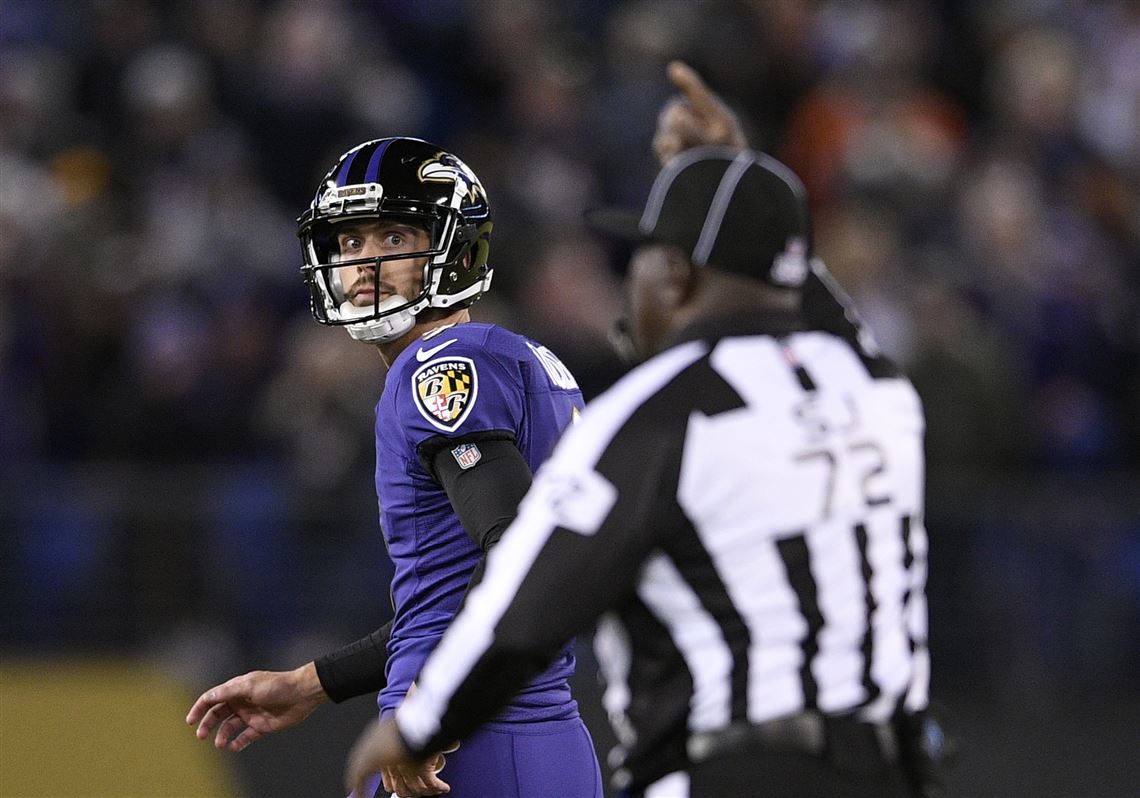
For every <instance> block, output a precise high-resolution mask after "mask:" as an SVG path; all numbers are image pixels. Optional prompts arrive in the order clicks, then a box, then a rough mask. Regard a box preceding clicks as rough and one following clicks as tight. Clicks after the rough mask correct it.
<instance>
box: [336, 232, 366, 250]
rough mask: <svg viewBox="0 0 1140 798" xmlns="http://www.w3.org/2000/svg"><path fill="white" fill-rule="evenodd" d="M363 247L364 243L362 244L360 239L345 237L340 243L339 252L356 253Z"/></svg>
mask: <svg viewBox="0 0 1140 798" xmlns="http://www.w3.org/2000/svg"><path fill="white" fill-rule="evenodd" d="M363 245H364V242H362V241H361V240H360V238H358V237H357V236H345V237H344V238H342V239H341V241H340V251H341V252H356V251H358V250H359V249H360V248H361V247H362V246H363Z"/></svg>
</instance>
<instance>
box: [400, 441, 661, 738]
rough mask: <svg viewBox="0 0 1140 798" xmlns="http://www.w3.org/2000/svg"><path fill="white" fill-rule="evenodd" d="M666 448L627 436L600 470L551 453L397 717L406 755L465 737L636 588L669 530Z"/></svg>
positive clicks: (604, 456) (607, 452) (606, 455)
mask: <svg viewBox="0 0 1140 798" xmlns="http://www.w3.org/2000/svg"><path fill="white" fill-rule="evenodd" d="M575 432H584V430H575ZM615 443H617V444H618V448H619V449H622V450H625V449H628V450H629V451H628V455H633V454H636V455H637V458H636V460H634V459H631V458H630V457H629V456H627V453H626V452H625V451H615V450H614V446H615ZM657 443H658V444H659V443H660V442H657ZM668 448H669V447H662V446H660V445H658V446H656V447H654V446H652V445H651V446H645V445H640V444H639V443H638V442H637V441H636V440H634V439H631V438H630V437H628V436H626V437H623V438H622V439H621V441H620V442H615V441H611V445H610V447H609V448H607V449H606V450H605V451H604V452H603V454H602V457H601V459H600V460H597V461H596V462H599V463H602V464H603V465H605V466H606V467H603V468H601V470H599V469H598V468H595V467H593V466H590V465H582V464H581V462H580V461H579V462H577V463H576V462H574V460H573V459H572V458H571V457H567V456H562V457H560V456H559V454H560V452H559V451H556V453H555V456H554V457H553V458H552V459H551V460H550V461H549V462H548V463H547V464H546V465H544V466H543V467H542V468H541V469H539V472H538V474H537V475H536V477H535V482H534V485H533V487H532V489H531V491H530V492H529V493H528V494H527V497H526V498H525V499H524V501H523V503H522V505H521V506H520V507H519V515H518V517H517V518H516V519H515V521H514V523H512V524H511V526H510V528H509V529H508V530H507V531H506V533H505V534H504V535H503V538H502V540H501V541H500V542H499V544H498V545H497V546H496V547H495V548H494V549H493V550H492V551H491V553H490V555H489V556H488V559H487V572H486V575H485V578H484V580H483V582H482V583H481V584H480V585H479V586H478V587H477V588H476V589H475V590H473V591H472V592H471V594H470V596H469V597H468V602H467V606H466V607H465V608H464V610H463V611H462V612H461V613H460V614H459V615H458V616H457V617H456V619H455V620H454V621H453V622H452V625H451V627H450V628H449V629H448V632H447V634H446V635H445V636H444V638H443V640H442V641H441V643H440V645H439V647H438V648H437V649H436V650H435V652H434V653H433V654H432V656H431V657H430V658H429V659H428V662H427V664H426V665H425V666H424V670H423V671H422V672H421V674H420V676H419V678H418V679H417V688H418V689H417V691H416V692H415V693H414V694H413V695H412V696H411V697H409V698H408V699H407V701H406V702H405V703H404V704H403V706H402V707H401V708H400V710H399V712H398V713H397V716H396V722H397V724H398V726H399V729H400V733H401V735H402V737H403V738H404V740H405V742H406V743H407V744H408V746H409V748H411V749H412V751H413V752H414V753H426V752H430V751H433V750H436V749H437V748H439V747H440V746H441V745H443V744H445V743H447V742H449V741H451V740H455V739H460V738H462V737H463V736H464V735H466V734H468V733H469V732H470V731H472V730H473V729H474V728H475V727H476V726H478V725H479V724H480V723H481V722H482V721H483V720H484V719H485V718H487V717H489V716H491V715H492V714H493V713H494V712H495V711H496V710H497V709H498V708H500V707H501V706H502V705H503V704H504V703H505V702H506V701H507V700H508V699H509V698H510V696H511V695H512V694H513V693H515V692H516V691H517V690H518V689H519V688H520V687H521V686H522V685H523V684H524V683H525V682H526V681H527V680H528V679H529V678H531V677H533V676H534V675H535V674H537V673H538V672H540V671H541V670H542V669H543V668H544V667H546V666H547V665H548V664H549V662H550V661H551V660H552V659H553V658H554V657H555V656H556V655H557V653H558V652H559V651H560V649H561V647H562V646H563V645H564V644H565V642H566V641H567V640H569V639H570V638H572V637H573V636H574V635H575V634H576V633H578V632H579V631H581V630H583V629H584V628H586V627H588V626H589V625H590V623H592V622H593V621H594V620H595V619H596V618H597V617H598V616H599V615H600V614H601V613H602V612H604V611H605V610H606V609H607V608H608V607H610V606H612V605H614V604H616V603H618V602H619V601H620V599H621V598H622V596H623V595H624V594H627V593H629V592H630V591H632V590H633V588H634V585H635V581H636V575H637V573H638V571H639V569H640V566H641V563H642V562H643V560H644V559H645V557H646V555H647V554H648V552H649V551H650V550H651V549H652V548H653V547H654V545H655V543H656V542H657V541H658V540H660V539H661V536H662V535H663V534H667V533H668V527H669V526H670V520H669V519H668V518H665V517H661V516H662V514H661V513H660V512H659V511H658V510H657V509H655V508H659V507H660V506H661V504H662V503H661V502H660V501H659V500H658V499H659V497H660V492H661V490H662V485H661V484H660V481H659V479H657V478H656V477H655V476H654V475H655V474H661V473H662V472H663V471H666V472H667V471H668V468H667V466H666V463H667V462H671V461H672V460H674V459H675V456H674V453H669V452H668V451H667V450H668ZM647 453H648V454H647ZM655 461H659V462H655ZM623 463H625V464H629V467H628V468H627V467H625V466H623V465H622V464H623ZM665 489H666V490H668V488H665Z"/></svg>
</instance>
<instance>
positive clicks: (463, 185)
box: [417, 152, 482, 202]
mask: <svg viewBox="0 0 1140 798" xmlns="http://www.w3.org/2000/svg"><path fill="white" fill-rule="evenodd" d="M417 176H418V177H419V179H420V180H421V181H423V182H424V183H453V184H454V185H455V193H456V195H457V196H460V197H465V198H466V199H467V201H468V202H476V201H477V200H478V194H477V191H478V190H481V189H482V186H480V185H479V183H478V181H477V180H476V179H475V176H474V175H472V174H471V173H470V172H469V171H468V170H467V167H466V166H464V165H463V163H462V162H461V161H460V160H459V159H458V158H456V157H455V156H454V155H449V154H448V153H446V152H441V153H439V154H438V155H436V156H435V157H433V158H431V159H430V160H427V161H424V162H423V163H422V164H421V165H420V169H419V173H418V175H417Z"/></svg>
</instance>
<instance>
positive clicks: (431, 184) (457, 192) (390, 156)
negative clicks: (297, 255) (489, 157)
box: [297, 138, 493, 343]
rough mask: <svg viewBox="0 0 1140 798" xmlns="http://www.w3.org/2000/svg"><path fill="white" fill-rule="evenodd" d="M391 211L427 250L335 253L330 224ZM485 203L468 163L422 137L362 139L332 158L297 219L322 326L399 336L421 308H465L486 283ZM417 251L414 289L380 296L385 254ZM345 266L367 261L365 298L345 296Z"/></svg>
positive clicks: (370, 337)
mask: <svg viewBox="0 0 1140 798" xmlns="http://www.w3.org/2000/svg"><path fill="white" fill-rule="evenodd" d="M381 217H383V218H385V219H389V218H395V219H398V220H400V221H402V222H407V223H411V224H415V225H417V226H419V227H422V228H424V229H426V230H427V233H428V238H429V241H430V243H429V244H428V247H427V249H423V250H420V251H417V252H412V253H400V254H397V255H385V256H380V257H370V258H356V259H345V258H342V257H341V252H340V246H339V244H338V240H337V234H336V230H337V226H338V225H339V224H341V223H343V222H348V221H356V222H360V221H370V220H376V219H379V218H381ZM491 228H492V219H491V207H490V205H489V203H488V202H487V194H486V192H485V191H484V190H483V185H482V184H481V183H480V182H479V178H477V177H476V176H475V174H474V172H472V171H471V170H470V169H469V168H467V165H466V164H464V163H463V162H462V161H461V160H459V159H458V158H456V157H455V156H454V155H452V154H450V153H448V152H445V151H444V150H443V149H441V148H439V147H437V146H435V145H434V144H429V143H428V142H426V141H422V140H420V139H413V138H387V139H375V140H373V141H366V142H364V143H363V144H359V145H357V146H356V147H353V148H352V149H351V150H349V151H348V152H346V153H345V154H344V155H342V156H340V158H339V159H338V160H337V162H336V164H335V165H334V166H333V168H332V169H330V170H329V172H328V174H327V175H325V177H324V179H323V180H322V181H321V184H320V186H319V187H318V188H317V193H316V196H314V197H313V201H312V204H311V205H310V206H309V209H308V210H307V211H305V212H304V213H303V214H302V215H301V216H300V218H298V219H297V236H298V237H299V238H300V239H301V252H302V256H303V257H304V265H303V266H302V267H301V273H302V275H303V276H304V279H305V283H306V284H307V285H308V288H309V306H310V308H311V309H312V312H313V316H314V317H315V318H316V319H317V321H319V322H320V323H321V324H330V325H335V326H343V327H346V328H347V329H348V332H349V334H350V335H351V336H352V337H353V338H355V339H356V340H358V341H366V342H369V343H383V342H385V341H391V340H394V339H396V338H399V337H400V336H401V335H403V334H404V333H406V332H407V331H408V330H410V329H411V328H412V326H413V325H414V324H415V318H416V315H417V314H418V313H420V312H421V311H423V310H424V309H425V308H448V309H455V308H465V307H467V306H469V305H470V304H471V303H473V302H474V301H475V300H477V299H478V298H479V297H480V296H481V295H482V293H483V292H484V291H486V290H487V289H488V288H489V287H490V285H491V275H492V271H493V270H492V268H491V266H490V265H489V264H488V262H487V255H488V252H489V250H490V236H491ZM417 258H425V259H426V262H425V264H424V267H423V283H422V288H421V290H420V291H419V293H418V294H416V295H415V296H407V297H405V296H389V297H387V298H385V299H381V298H380V286H379V282H380V274H381V270H382V269H383V265H384V263H385V262H386V261H393V260H408V259H417ZM344 266H365V267H372V269H371V273H372V279H373V282H374V286H373V287H374V293H373V294H372V303H371V305H366V306H364V307H359V306H356V305H354V304H353V303H352V302H350V301H348V298H347V297H346V293H345V286H344V285H343V284H342V282H341V279H340V277H339V269H341V268H342V267H344Z"/></svg>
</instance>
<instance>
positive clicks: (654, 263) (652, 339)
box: [626, 246, 678, 357]
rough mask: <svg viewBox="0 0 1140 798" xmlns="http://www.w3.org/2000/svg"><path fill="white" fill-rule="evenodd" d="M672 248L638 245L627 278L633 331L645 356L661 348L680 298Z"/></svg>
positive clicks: (639, 352) (635, 344)
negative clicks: (675, 279)
mask: <svg viewBox="0 0 1140 798" xmlns="http://www.w3.org/2000/svg"><path fill="white" fill-rule="evenodd" d="M670 253H671V250H670V249H669V248H667V247H663V246H644V247H639V248H638V249H637V250H636V251H635V252H634V253H633V259H632V260H631V261H630V264H629V275H628V277H627V278H626V298H627V301H628V302H629V320H630V332H631V334H632V335H633V345H634V347H635V348H636V349H637V351H638V354H640V355H641V356H642V357H650V356H651V355H655V354H657V353H658V352H660V351H661V349H662V346H663V344H664V343H665V339H666V338H667V337H668V335H669V333H670V331H671V330H672V324H671V321H672V317H673V311H674V310H675V308H676V300H677V298H678V295H677V289H676V284H675V281H674V279H673V277H674V274H673V272H674V270H675V269H674V264H673V263H672V258H671V254H670Z"/></svg>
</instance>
